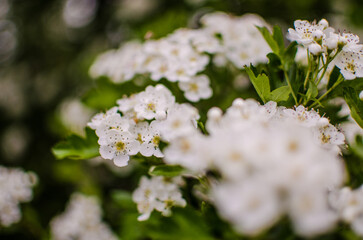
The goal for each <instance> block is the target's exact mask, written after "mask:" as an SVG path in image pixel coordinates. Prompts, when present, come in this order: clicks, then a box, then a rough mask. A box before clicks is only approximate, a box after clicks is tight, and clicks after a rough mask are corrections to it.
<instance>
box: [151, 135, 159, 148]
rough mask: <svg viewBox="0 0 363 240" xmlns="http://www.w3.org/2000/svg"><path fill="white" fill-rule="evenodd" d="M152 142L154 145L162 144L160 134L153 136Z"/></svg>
mask: <svg viewBox="0 0 363 240" xmlns="http://www.w3.org/2000/svg"><path fill="white" fill-rule="evenodd" d="M152 143H153V144H154V146H159V144H160V136H158V135H156V136H155V137H153V139H152Z"/></svg>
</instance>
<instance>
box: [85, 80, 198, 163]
mask: <svg viewBox="0 0 363 240" xmlns="http://www.w3.org/2000/svg"><path fill="white" fill-rule="evenodd" d="M117 103H118V104H119V106H118V107H114V108H112V109H110V110H108V111H107V112H106V113H105V114H103V113H101V114H97V115H96V116H94V117H93V118H92V121H91V122H90V123H89V124H88V125H89V126H90V127H91V128H92V129H95V130H96V134H97V136H98V137H99V140H98V143H99V144H100V154H101V156H102V157H103V158H105V159H111V160H113V161H114V163H115V165H117V166H120V167H122V166H126V165H127V164H128V161H129V158H130V156H132V155H135V154H137V153H140V154H141V155H143V156H145V157H150V156H152V155H154V156H156V157H163V154H162V153H161V151H160V149H159V144H160V141H161V139H164V140H165V141H170V140H171V139H173V138H176V137H178V136H180V135H185V134H189V133H190V132H192V131H196V129H195V125H194V124H193V121H194V122H195V121H196V120H197V119H198V118H199V115H198V112H197V110H196V109H195V108H193V107H192V106H190V105H187V104H178V103H175V98H174V96H173V95H172V94H171V92H170V91H169V90H168V89H167V88H166V87H164V86H163V85H160V84H159V85H156V86H155V87H154V86H149V87H147V88H146V90H145V91H143V92H140V93H138V94H134V95H132V96H130V97H125V98H122V99H120V100H118V102H117Z"/></svg>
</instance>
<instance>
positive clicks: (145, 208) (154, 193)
mask: <svg viewBox="0 0 363 240" xmlns="http://www.w3.org/2000/svg"><path fill="white" fill-rule="evenodd" d="M178 182H180V179H179V178H173V179H164V178H163V177H152V178H151V179H149V178H147V177H145V176H143V177H142V178H141V180H140V183H139V187H138V188H137V189H136V190H135V191H134V192H133V194H132V200H133V201H134V202H135V203H136V204H137V209H138V211H139V212H140V213H141V215H140V216H139V217H138V220H139V221H145V220H147V219H149V217H150V214H151V212H152V211H153V210H156V211H159V212H161V213H162V215H163V216H170V215H171V207H173V206H179V207H185V206H186V201H185V200H184V199H183V197H182V194H181V192H180V190H179V186H178Z"/></svg>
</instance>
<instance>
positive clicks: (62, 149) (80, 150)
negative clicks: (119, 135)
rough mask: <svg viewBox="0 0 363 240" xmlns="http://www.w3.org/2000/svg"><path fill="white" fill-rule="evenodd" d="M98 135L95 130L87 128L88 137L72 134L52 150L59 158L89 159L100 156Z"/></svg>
mask: <svg viewBox="0 0 363 240" xmlns="http://www.w3.org/2000/svg"><path fill="white" fill-rule="evenodd" d="M97 141H98V137H97V136H96V134H95V132H94V131H93V130H92V129H90V128H86V138H82V137H80V136H78V135H74V134H73V135H71V136H69V137H67V139H66V140H65V141H62V142H60V143H58V144H56V145H55V146H54V147H53V148H52V152H53V154H54V156H55V157H56V158H57V159H63V158H70V159H89V158H93V157H97V156H99V151H98V149H99V145H98V143H97Z"/></svg>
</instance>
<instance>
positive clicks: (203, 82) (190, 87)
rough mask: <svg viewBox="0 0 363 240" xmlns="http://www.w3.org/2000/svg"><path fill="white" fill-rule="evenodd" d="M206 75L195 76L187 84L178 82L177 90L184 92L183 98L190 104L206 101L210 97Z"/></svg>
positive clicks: (210, 91)
mask: <svg viewBox="0 0 363 240" xmlns="http://www.w3.org/2000/svg"><path fill="white" fill-rule="evenodd" d="M209 84H210V81H209V78H208V76H207V75H197V76H195V77H192V78H191V80H190V81H188V82H179V88H180V89H181V90H182V91H184V96H185V98H186V99H188V100H189V101H191V102H198V101H199V100H200V99H208V98H210V97H211V96H212V94H213V93H212V89H211V88H210V86H209Z"/></svg>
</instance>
